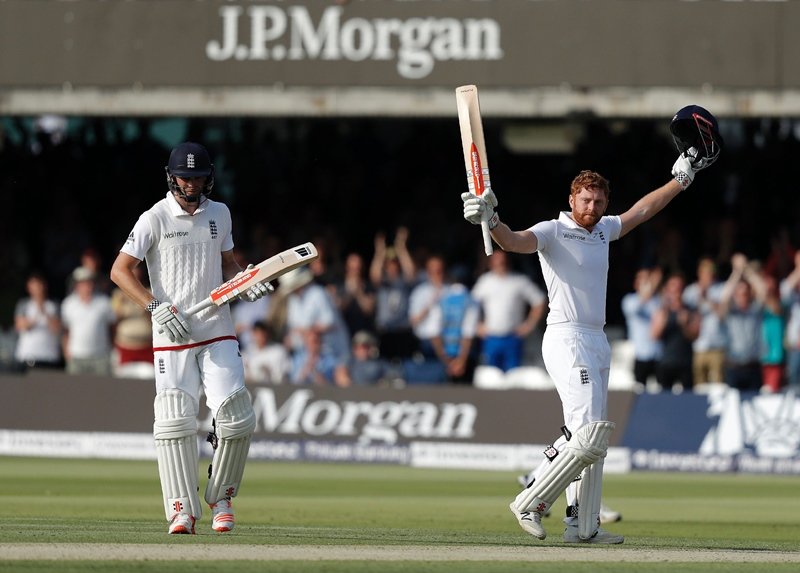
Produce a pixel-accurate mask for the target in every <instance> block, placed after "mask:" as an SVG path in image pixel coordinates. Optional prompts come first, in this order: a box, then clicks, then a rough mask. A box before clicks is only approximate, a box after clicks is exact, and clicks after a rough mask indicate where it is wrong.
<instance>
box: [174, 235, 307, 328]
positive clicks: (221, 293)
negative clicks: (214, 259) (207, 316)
mask: <svg viewBox="0 0 800 573" xmlns="http://www.w3.org/2000/svg"><path fill="white" fill-rule="evenodd" d="M318 256H319V253H317V248H316V247H315V246H314V244H313V243H303V244H302V245H297V246H296V247H292V248H291V249H286V250H285V251H283V252H281V253H278V254H277V255H275V256H273V257H270V258H268V259H267V260H266V261H263V262H261V263H259V264H257V265H256V266H254V267H253V268H252V269H249V270H247V271H245V272H244V273H242V274H241V275H239V276H238V277H234V278H232V279H231V280H229V281H228V282H225V283H223V284H221V285H220V286H218V287H217V288H215V289H214V290H212V291H211V294H209V295H208V298H206V299H204V300H201V301H200V302H198V303H197V304H196V305H194V306H192V307H190V308H188V309H186V310H185V311H183V313H184V314H186V315H189V314H195V313H197V312H200V311H201V310H203V309H204V308H209V307H210V306H212V305H215V304H216V305H217V306H222V305H223V304H227V303H229V302H231V301H232V300H233V299H235V298H236V297H238V296H239V295H240V294H242V293H243V292H245V291H246V290H247V289H249V288H250V287H251V286H253V285H255V284H257V283H265V282H267V281H271V280H275V279H277V278H278V277H280V276H281V275H283V274H286V273H288V272H289V271H291V270H292V269H296V268H297V267H302V266H303V265H307V264H308V263H310V262H311V261H313V260H314V259H316V258H317V257H318Z"/></svg>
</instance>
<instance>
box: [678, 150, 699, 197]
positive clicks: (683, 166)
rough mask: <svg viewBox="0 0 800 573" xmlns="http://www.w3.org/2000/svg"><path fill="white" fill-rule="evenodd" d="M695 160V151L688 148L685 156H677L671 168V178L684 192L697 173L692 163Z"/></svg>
mask: <svg viewBox="0 0 800 573" xmlns="http://www.w3.org/2000/svg"><path fill="white" fill-rule="evenodd" d="M696 160H697V150H696V149H695V148H694V147H690V148H689V149H687V150H686V154H685V155H684V154H683V153H681V154H680V155H679V156H678V159H677V160H676V161H675V165H673V166H672V176H673V177H674V178H675V180H676V181H677V182H678V183H680V185H681V188H682V189H683V190H686V188H687V187H688V186H689V185H691V184H692V181H694V174H695V173H697V171H698V170H697V169H695V167H694V162H695V161H696Z"/></svg>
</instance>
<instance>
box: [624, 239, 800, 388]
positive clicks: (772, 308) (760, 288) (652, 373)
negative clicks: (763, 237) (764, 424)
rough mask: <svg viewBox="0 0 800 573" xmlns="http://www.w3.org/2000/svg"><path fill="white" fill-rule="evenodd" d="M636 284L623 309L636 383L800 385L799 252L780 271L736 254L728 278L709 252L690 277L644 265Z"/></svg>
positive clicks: (659, 385) (669, 385)
mask: <svg viewBox="0 0 800 573" xmlns="http://www.w3.org/2000/svg"><path fill="white" fill-rule="evenodd" d="M690 281H691V282H690ZM633 286H634V291H633V292H631V293H629V294H627V295H625V296H624V297H623V299H622V308H623V312H624V314H625V319H626V324H627V332H628V336H629V339H630V340H631V341H632V344H633V349H634V356H635V362H634V378H635V380H636V382H637V383H638V384H640V385H642V386H647V385H648V384H651V385H652V386H654V387H655V388H657V389H671V390H672V391H673V392H676V393H677V392H681V391H683V390H686V389H698V388H704V389H705V388H707V387H708V385H709V384H726V385H727V386H730V387H732V388H737V389H739V390H743V391H763V392H779V391H781V390H784V389H785V388H787V387H791V388H793V389H795V390H800V251H798V252H796V253H795V254H794V268H793V269H792V270H791V271H790V272H788V274H786V275H785V276H782V277H780V276H776V272H775V271H774V270H770V269H769V268H766V267H765V266H764V265H762V264H761V263H760V262H759V261H757V260H748V258H747V257H746V256H745V255H743V254H741V253H735V254H734V255H733V256H732V258H731V261H730V274H728V276H727V277H725V278H720V277H719V276H718V272H717V263H716V261H715V260H714V259H712V258H710V257H704V258H701V259H700V261H699V262H698V264H697V269H696V275H695V276H694V277H692V278H691V279H687V277H685V276H684V275H683V274H681V273H671V274H669V275H668V276H664V275H663V273H662V271H661V269H659V268H641V269H639V270H638V271H637V273H636V277H635V279H634V285H633Z"/></svg>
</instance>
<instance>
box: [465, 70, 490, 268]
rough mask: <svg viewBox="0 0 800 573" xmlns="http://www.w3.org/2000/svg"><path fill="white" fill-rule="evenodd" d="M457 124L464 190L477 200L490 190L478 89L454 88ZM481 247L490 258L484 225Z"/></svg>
mask: <svg viewBox="0 0 800 573" xmlns="http://www.w3.org/2000/svg"><path fill="white" fill-rule="evenodd" d="M456 106H457V108H458V124H459V127H460V128H461V147H462V150H463V152H464V167H465V168H466V171H467V186H468V188H469V190H470V192H471V193H473V194H475V195H477V196H478V197H480V196H481V195H483V193H484V192H485V191H486V190H487V189H489V188H490V186H491V184H490V182H489V160H488V159H487V157H486V143H485V142H484V139H483V122H482V121H481V107H480V102H479V101H478V88H477V87H476V86H473V85H468V86H461V87H458V88H456ZM481 232H482V234H483V246H484V250H485V252H486V255H487V256H488V255H491V254H492V251H493V248H492V238H491V236H490V234H489V226H488V223H487V221H482V222H481Z"/></svg>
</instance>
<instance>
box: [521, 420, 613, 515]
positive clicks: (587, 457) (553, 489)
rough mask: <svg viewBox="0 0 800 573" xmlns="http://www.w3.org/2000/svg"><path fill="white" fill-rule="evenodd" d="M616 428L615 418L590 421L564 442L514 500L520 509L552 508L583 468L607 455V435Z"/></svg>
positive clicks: (537, 509)
mask: <svg viewBox="0 0 800 573" xmlns="http://www.w3.org/2000/svg"><path fill="white" fill-rule="evenodd" d="M613 429H614V423H613V422H606V421H600V422H590V423H588V424H586V425H585V426H583V427H581V428H580V429H579V430H578V431H577V432H575V433H574V434H573V435H572V438H571V439H570V440H569V441H568V442H566V443H564V444H563V446H562V448H563V449H557V453H556V455H555V457H553V458H552V460H551V461H550V463H549V465H548V466H546V467H545V468H544V470H543V471H542V472H541V475H540V476H538V477H537V478H536V479H535V480H534V481H533V483H531V484H530V485H529V486H528V487H527V488H525V489H524V490H522V492H521V493H520V494H519V495H518V496H517V498H516V499H515V500H514V504H515V507H516V508H517V510H518V511H520V512H524V511H536V512H538V513H545V512H546V511H547V510H548V509H550V507H551V506H552V505H553V503H555V501H556V500H557V499H558V497H559V496H560V495H561V493H562V492H563V491H564V490H565V489H566V488H567V486H568V485H569V484H570V483H571V482H572V481H573V480H574V479H575V478H576V477H578V476H579V475H580V474H581V472H582V471H583V470H584V468H586V467H588V466H590V465H591V464H593V463H595V462H596V461H598V460H601V459H603V458H604V457H605V456H606V452H607V451H608V437H609V435H610V434H611V430H613Z"/></svg>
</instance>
